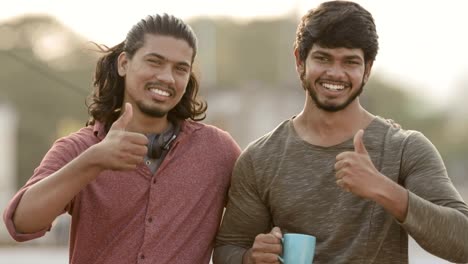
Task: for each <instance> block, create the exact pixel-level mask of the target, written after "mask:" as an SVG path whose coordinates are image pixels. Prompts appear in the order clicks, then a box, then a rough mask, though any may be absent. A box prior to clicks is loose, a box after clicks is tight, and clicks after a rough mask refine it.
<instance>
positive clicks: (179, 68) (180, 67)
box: [176, 66, 189, 73]
mask: <svg viewBox="0 0 468 264" xmlns="http://www.w3.org/2000/svg"><path fill="white" fill-rule="evenodd" d="M176 70H177V71H178V72H181V73H187V72H189V69H188V68H187V67H183V66H177V67H176Z"/></svg>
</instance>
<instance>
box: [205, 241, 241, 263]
mask: <svg viewBox="0 0 468 264" xmlns="http://www.w3.org/2000/svg"><path fill="white" fill-rule="evenodd" d="M246 252H247V249H245V248H243V247H239V246H234V245H224V246H218V247H216V248H215V250H214V253H213V263H214V264H248V263H249V262H245V260H243V256H244V254H246Z"/></svg>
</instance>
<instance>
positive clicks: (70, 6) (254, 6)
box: [0, 0, 468, 107]
mask: <svg viewBox="0 0 468 264" xmlns="http://www.w3.org/2000/svg"><path fill="white" fill-rule="evenodd" d="M320 2H322V1H319V0H197V1H194V0H183V1H182V0H180V1H177V0H171V1H169V0H166V1H160V0H152V1H148V0H132V1H125V2H123V1H122V2H121V1H111V0H93V1H91V0H80V1H63V0H35V1H27V0H15V1H12V0H10V1H8V2H7V3H5V2H4V3H3V4H2V8H1V9H0V23H1V22H2V21H7V20H9V19H12V18H15V17H17V16H23V15H26V14H49V15H52V16H54V17H56V18H57V19H58V20H59V21H61V22H62V23H63V24H65V25H67V26H69V27H70V28H72V29H73V30H74V31H75V32H77V33H79V34H81V35H82V36H84V37H85V38H87V39H89V40H91V41H95V42H98V43H102V44H106V45H108V46H112V45H114V44H117V43H119V42H120V41H122V40H123V38H124V36H125V35H126V33H127V31H128V30H129V29H130V27H131V26H132V25H133V24H135V23H136V22H137V21H139V20H140V19H141V18H143V17H145V16H146V15H148V14H152V13H170V14H173V15H176V16H178V17H181V18H183V19H186V20H188V21H189V19H191V18H194V17H199V16H214V17H230V18H234V19H238V20H251V19H261V18H272V17H278V16H285V15H291V14H297V15H298V16H299V15H303V14H304V13H305V12H306V11H307V10H308V9H310V8H313V7H314V6H316V5H318V4H319V3H320ZM356 2H358V3H359V4H361V5H362V6H363V7H364V8H366V9H367V10H369V11H370V12H371V13H372V14H373V16H374V19H375V22H376V25H377V32H378V34H379V42H380V49H379V54H378V55H377V60H376V62H375V64H374V68H373V71H374V73H375V72H377V73H378V74H379V75H380V76H381V77H383V78H384V79H387V80H389V81H391V82H394V83H396V84H400V83H401V84H404V86H409V87H411V90H410V91H409V92H411V93H413V94H414V95H416V96H420V97H423V98H425V99H428V100H429V102H431V103H432V104H434V105H435V106H441V107H444V106H447V105H450V104H451V102H452V101H453V100H456V98H457V94H456V92H457V91H459V90H461V89H462V87H461V86H462V81H463V80H464V81H465V82H466V81H467V80H468V79H467V78H466V77H464V76H465V75H468V49H467V47H468V34H467V33H466V32H467V31H466V28H465V27H466V25H468V15H467V14H466V10H468V1H466V0H445V1H440V0H392V1H385V0H356ZM0 37H1V36H0ZM291 41H292V40H291ZM291 54H292V53H291ZM202 70H203V69H202ZM465 88H466V85H465Z"/></svg>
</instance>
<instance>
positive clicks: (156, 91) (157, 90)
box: [150, 88, 170, 96]
mask: <svg viewBox="0 0 468 264" xmlns="http://www.w3.org/2000/svg"><path fill="white" fill-rule="evenodd" d="M150 91H151V92H152V93H155V94H159V95H162V96H169V95H170V94H169V93H168V92H166V91H163V90H159V89H156V88H153V89H150Z"/></svg>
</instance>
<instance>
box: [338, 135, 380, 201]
mask: <svg viewBox="0 0 468 264" xmlns="http://www.w3.org/2000/svg"><path fill="white" fill-rule="evenodd" d="M363 135H364V131H363V130H362V129H361V130H359V131H358V132H357V133H356V134H355V135H354V151H346V152H342V153H340V154H338V156H336V163H335V177H336V184H337V185H338V186H339V187H341V188H342V189H343V190H345V191H348V192H352V193H354V194H355V195H358V196H360V197H363V198H369V199H373V198H374V197H375V195H376V194H377V191H378V189H379V188H380V187H381V183H383V182H385V180H386V177H385V176H384V175H383V174H381V173H380V172H379V171H378V170H377V169H376V168H375V166H374V164H373V163H372V160H371V158H370V156H369V153H368V152H367V149H366V146H365V145H364V142H363V140H362V137H363Z"/></svg>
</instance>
